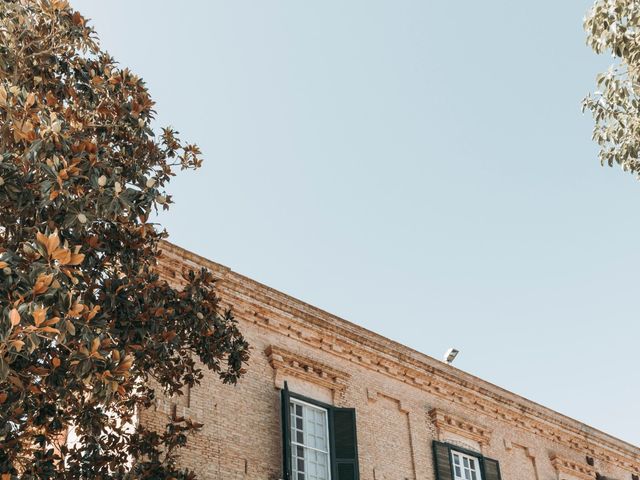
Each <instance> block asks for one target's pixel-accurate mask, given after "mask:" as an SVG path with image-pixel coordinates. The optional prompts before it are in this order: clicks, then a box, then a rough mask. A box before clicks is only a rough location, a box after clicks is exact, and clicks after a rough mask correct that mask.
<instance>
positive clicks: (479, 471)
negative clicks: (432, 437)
mask: <svg viewBox="0 0 640 480" xmlns="http://www.w3.org/2000/svg"><path fill="white" fill-rule="evenodd" d="M433 459H434V463H435V467H436V480H501V476H500V464H499V463H498V461H497V460H493V459H491V458H487V457H485V456H483V455H481V454H480V453H476V452H472V451H470V450H466V449H464V448H460V447H457V446H455V445H451V444H448V443H442V442H435V441H434V442H433Z"/></svg>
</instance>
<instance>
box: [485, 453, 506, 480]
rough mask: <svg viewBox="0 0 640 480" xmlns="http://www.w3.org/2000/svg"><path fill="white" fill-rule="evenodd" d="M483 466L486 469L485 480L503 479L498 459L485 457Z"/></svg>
mask: <svg viewBox="0 0 640 480" xmlns="http://www.w3.org/2000/svg"><path fill="white" fill-rule="evenodd" d="M482 467H483V470H484V480H501V478H502V477H501V476H500V464H499V463H498V461H497V460H493V459H491V458H486V457H483V458H482Z"/></svg>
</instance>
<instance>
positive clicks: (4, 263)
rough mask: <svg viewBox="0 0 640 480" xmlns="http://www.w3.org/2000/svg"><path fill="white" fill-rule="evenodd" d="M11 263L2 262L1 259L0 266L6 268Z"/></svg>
mask: <svg viewBox="0 0 640 480" xmlns="http://www.w3.org/2000/svg"><path fill="white" fill-rule="evenodd" d="M8 265H9V264H8V263H7V262H2V261H0V268H4V267H6V266H8Z"/></svg>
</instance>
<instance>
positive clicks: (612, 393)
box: [72, 0, 640, 445]
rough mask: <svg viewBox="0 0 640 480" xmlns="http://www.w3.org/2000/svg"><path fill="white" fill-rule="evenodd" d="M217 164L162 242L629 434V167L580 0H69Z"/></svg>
mask: <svg viewBox="0 0 640 480" xmlns="http://www.w3.org/2000/svg"><path fill="white" fill-rule="evenodd" d="M72 3H73V5H74V6H75V7H76V8H78V9H79V10H80V11H81V12H82V13H83V14H84V15H85V16H86V17H89V18H91V19H92V20H93V24H94V26H95V27H96V29H97V31H98V33H99V35H100V38H101V44H102V46H103V47H104V48H105V49H106V50H107V51H109V52H110V53H111V54H112V55H113V56H115V58H116V59H117V60H118V61H119V62H120V63H121V65H122V66H127V67H129V68H131V69H132V70H133V71H134V72H136V73H137V74H139V75H141V76H142V77H143V78H144V79H145V80H146V82H147V84H148V86H149V89H150V91H151V94H152V96H153V97H154V99H155V101H156V102H157V111H158V117H157V118H158V124H159V125H161V126H164V125H171V126H173V127H175V128H176V129H177V130H178V131H180V133H181V134H182V137H183V138H184V139H186V140H189V141H194V142H196V143H198V144H199V145H200V147H201V148H202V150H203V152H204V156H205V164H204V166H203V168H202V169H200V170H198V171H197V172H186V173H182V174H179V175H178V176H177V177H176V178H175V180H174V181H172V184H171V186H170V191H169V193H171V194H173V195H174V200H175V202H176V204H175V205H174V206H173V207H172V209H171V210H170V211H169V212H168V213H165V214H163V215H161V216H160V218H159V221H160V222H161V223H162V225H163V226H164V227H166V228H167V230H168V231H169V233H170V240H171V241H173V242H174V243H177V244H178V245H180V246H183V247H185V248H187V249H189V250H191V251H194V252H196V253H198V254H200V255H203V256H205V257H207V258H210V259H211V260H214V261H216V262H219V263H222V264H224V265H227V266H229V267H231V268H232V269H233V270H235V271H237V272H239V273H241V274H243V275H246V276H249V277H251V278H253V279H255V280H257V281H260V282H262V283H265V284H267V285H269V286H271V287H274V288H276V289H279V290H281V291H283V292H285V293H288V294H290V295H292V296H294V297H296V298H299V299H302V300H304V301H306V302H308V303H311V304H313V305H316V306H318V307H320V308H322V309H324V310H327V311H329V312H331V313H334V314H336V315H339V316H341V317H343V318H345V319H347V320H349V321H352V322H354V323H356V324H359V325H361V326H364V327H366V328H368V329H370V330H373V331H374V332H377V333H379V334H382V335H384V336H386V337H389V338H391V339H394V340H396V341H399V342H401V343H403V344H405V345H408V346H410V347H412V348H414V349H416V350H419V351H421V352H424V353H426V354H428V355H431V356H434V357H437V358H440V357H441V356H442V354H443V353H444V352H445V351H446V350H447V349H448V348H449V347H456V348H458V349H459V350H461V353H460V355H459V357H458V358H457V359H456V361H455V363H454V365H455V366H457V367H458V368H460V369H462V370H464V371H466V372H469V373H471V374H474V375H477V376H479V377H481V378H483V379H486V380H488V381H490V382H492V383H495V384H497V385H500V386H502V387H504V388H506V389H509V390H511V391H513V392H515V393H518V394H520V395H523V396H525V397H527V398H529V399H531V400H534V401H536V402H538V403H541V404H543V405H546V406H548V407H550V408H553V409H554V410H557V411H559V412H561V413H564V414H567V415H569V416H571V417H573V418H576V419H578V420H581V421H584V422H586V423H588V424H590V425H592V426H594V427H596V428H599V429H602V430H604V431H606V432H608V433H610V434H612V435H615V436H617V437H619V438H621V439H623V440H626V441H629V442H631V443H634V444H636V445H640V408H639V405H638V404H639V401H638V399H639V398H640V378H639V373H638V372H639V371H640V369H639V368H638V367H639V363H640V362H639V360H638V342H639V339H640V322H639V321H638V317H639V314H638V311H639V305H638V301H637V300H638V298H639V294H638V288H639V287H640V282H639V279H638V275H639V273H640V248H638V246H639V245H640V218H639V214H638V204H639V203H640V182H638V181H637V180H636V179H635V178H633V177H632V176H630V175H629V174H625V173H623V172H622V171H621V170H620V169H618V168H608V167H607V168H605V167H601V166H600V164H599V162H598V159H597V148H596V146H595V145H594V144H593V142H592V141H591V129H592V120H591V118H590V117H589V116H588V115H583V114H582V113H581V111H580V102H581V99H582V98H583V97H584V96H585V95H586V94H587V93H588V92H589V91H592V90H594V81H595V75H596V74H597V72H598V71H600V70H604V69H606V66H607V65H608V64H609V63H610V62H611V58H610V57H606V56H600V57H598V56H596V55H595V54H593V53H592V52H591V51H590V50H589V49H588V48H587V47H586V45H585V36H584V33H583V31H582V20H583V17H584V15H585V13H586V11H587V10H588V8H589V5H590V3H591V1H590V0H563V1H561V2H560V1H558V0H538V1H536V2H524V1H520V2H514V1H513V0H485V1H483V2H477V1H471V0H463V1H458V2H442V1H436V0H401V1H390V0H386V1H380V0H349V1H347V2H345V1H344V0H324V1H322V2H311V1H307V2H301V1H299V0H273V1H269V2H265V1H263V0H245V1H233V2H231V1H221V0H206V1H204V0H202V1H195V0H190V1H189V2H179V3H177V2H169V1H151V0H138V1H135V2H132V1H125V0H110V1H109V2H96V1H95V0H75V1H73V2H72Z"/></svg>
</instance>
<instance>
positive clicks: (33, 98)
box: [24, 92, 36, 108]
mask: <svg viewBox="0 0 640 480" xmlns="http://www.w3.org/2000/svg"><path fill="white" fill-rule="evenodd" d="M34 103H36V95H35V93H33V92H31V93H29V95H27V99H26V100H25V102H24V105H25V107H27V108H30V107H31V105H33V104H34Z"/></svg>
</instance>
